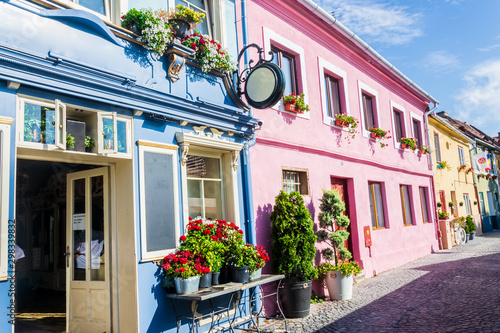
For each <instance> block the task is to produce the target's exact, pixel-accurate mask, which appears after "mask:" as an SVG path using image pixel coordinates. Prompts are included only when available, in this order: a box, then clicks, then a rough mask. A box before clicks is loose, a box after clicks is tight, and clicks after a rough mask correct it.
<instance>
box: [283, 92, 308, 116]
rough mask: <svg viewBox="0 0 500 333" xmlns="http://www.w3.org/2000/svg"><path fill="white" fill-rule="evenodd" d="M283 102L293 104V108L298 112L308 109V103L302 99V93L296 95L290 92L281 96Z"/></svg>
mask: <svg viewBox="0 0 500 333" xmlns="http://www.w3.org/2000/svg"><path fill="white" fill-rule="evenodd" d="M283 102H285V103H290V104H295V109H296V110H297V111H300V112H305V111H309V105H307V104H306V102H305V100H304V94H303V93H302V94H300V95H296V94H294V93H291V94H290V95H288V96H285V97H284V98H283Z"/></svg>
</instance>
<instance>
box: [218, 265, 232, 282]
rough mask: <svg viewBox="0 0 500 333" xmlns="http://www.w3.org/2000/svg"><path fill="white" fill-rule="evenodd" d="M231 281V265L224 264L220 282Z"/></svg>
mask: <svg viewBox="0 0 500 333" xmlns="http://www.w3.org/2000/svg"><path fill="white" fill-rule="evenodd" d="M230 281H231V278H230V276H229V267H227V266H222V267H221V269H220V275H219V284H224V283H228V282H230Z"/></svg>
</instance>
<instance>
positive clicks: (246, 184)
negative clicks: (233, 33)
mask: <svg viewBox="0 0 500 333" xmlns="http://www.w3.org/2000/svg"><path fill="white" fill-rule="evenodd" d="M241 27H242V28H241V29H242V31H241V33H242V39H243V47H245V46H247V45H248V21H247V2H246V0H241ZM243 59H244V63H245V68H246V67H247V66H248V53H247V52H246V51H245V54H244V57H243ZM249 115H250V116H251V117H253V109H252V108H250V111H249ZM260 125H261V124H260ZM255 141H256V138H255V132H254V133H253V134H252V136H251V137H250V138H249V140H248V142H246V143H245V145H244V146H243V149H242V155H243V156H242V158H243V163H242V164H241V172H242V175H243V181H242V187H243V203H244V205H245V214H244V216H245V233H246V235H247V242H248V243H250V244H257V236H256V231H255V228H256V226H255V214H254V209H253V190H252V174H251V168H250V150H249V149H250V147H252V146H253V145H255Z"/></svg>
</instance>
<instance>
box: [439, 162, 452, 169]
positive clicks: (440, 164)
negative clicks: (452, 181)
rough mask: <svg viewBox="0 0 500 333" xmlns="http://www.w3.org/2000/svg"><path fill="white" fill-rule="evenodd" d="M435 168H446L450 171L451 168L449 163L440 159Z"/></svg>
mask: <svg viewBox="0 0 500 333" xmlns="http://www.w3.org/2000/svg"><path fill="white" fill-rule="evenodd" d="M437 168H438V169H441V170H443V169H446V170H448V171H450V170H451V168H450V166H449V164H448V163H447V162H446V161H441V162H439V163H438V165H437Z"/></svg>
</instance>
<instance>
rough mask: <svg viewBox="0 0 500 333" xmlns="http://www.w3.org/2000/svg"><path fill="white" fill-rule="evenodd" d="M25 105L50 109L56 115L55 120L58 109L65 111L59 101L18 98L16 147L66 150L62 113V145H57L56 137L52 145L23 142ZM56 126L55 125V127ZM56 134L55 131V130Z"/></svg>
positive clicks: (64, 123)
mask: <svg viewBox="0 0 500 333" xmlns="http://www.w3.org/2000/svg"><path fill="white" fill-rule="evenodd" d="M25 103H29V104H34V105H39V106H41V107H46V108H51V109H54V112H55V114H56V119H58V118H59V117H58V116H57V115H58V111H59V110H58V108H59V107H62V108H64V110H65V107H64V104H63V103H61V102H60V101H59V100H54V101H49V100H45V99H37V98H31V97H24V96H23V97H18V100H17V104H18V105H17V110H18V111H17V126H16V130H17V135H16V141H17V145H18V146H20V147H28V148H37V149H45V150H61V149H66V114H65V112H64V121H63V122H62V123H61V124H60V125H62V126H63V133H64V134H63V135H64V140H63V142H64V143H63V144H62V145H59V146H58V145H57V137H56V141H55V143H54V144H48V143H40V142H28V141H24V105H25ZM57 125H58V124H56V126H57ZM55 132H56V133H57V129H56V130H55Z"/></svg>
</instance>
